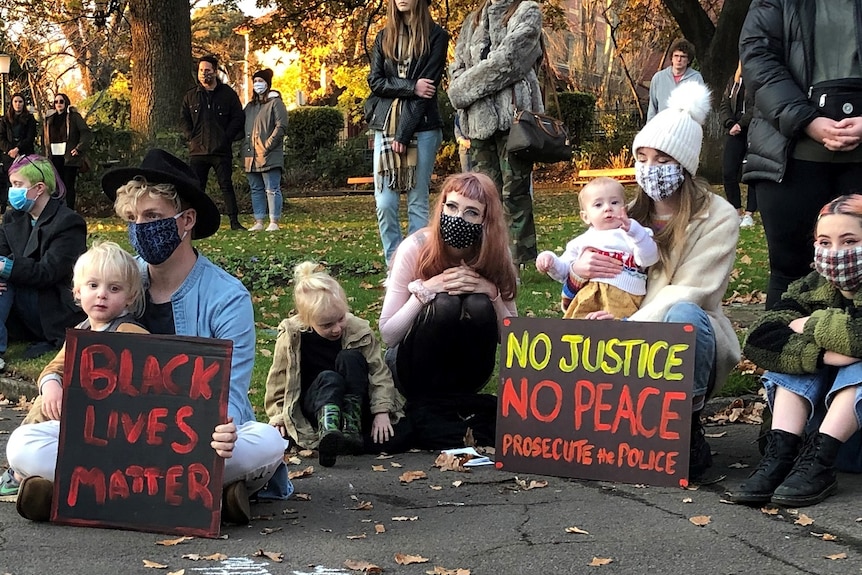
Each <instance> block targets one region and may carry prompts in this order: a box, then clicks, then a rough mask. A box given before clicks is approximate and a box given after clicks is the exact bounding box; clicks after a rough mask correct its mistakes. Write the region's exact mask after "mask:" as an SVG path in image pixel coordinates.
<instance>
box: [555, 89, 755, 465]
mask: <svg viewBox="0 0 862 575" xmlns="http://www.w3.org/2000/svg"><path fill="white" fill-rule="evenodd" d="M709 97H710V94H709V89H708V88H706V87H705V86H702V85H700V84H697V83H695V82H686V83H683V84H680V85H679V86H678V87H677V88H675V89H674V91H673V92H671V94H670V97H669V98H668V107H667V109H665V110H663V111H662V112H660V113H658V114H656V115H655V116H654V117H653V119H652V120H650V121H649V122H648V123H647V125H646V126H644V128H643V129H642V130H641V131H640V132H639V133H638V134H637V135H636V136H635V140H634V145H633V146H632V151H633V153H634V156H635V158H636V160H637V161H636V162H635V178H636V179H637V182H638V185H639V186H640V191H639V192H638V194H637V196H636V197H635V199H634V201H633V202H632V203H631V204H630V205H629V207H628V214H629V217H631V218H632V219H635V220H637V221H638V222H639V223H640V224H641V225H643V226H646V227H648V228H651V229H652V230H653V234H654V238H655V241H656V243H657V244H658V246H659V254H660V256H661V259H660V261H659V262H658V263H657V264H655V265H654V266H652V267H650V269H649V272H648V275H647V293H646V295H645V296H644V300H643V303H642V305H641V308H640V309H639V310H638V311H637V312H635V313H634V314H633V315H632V316H630V317H629V318H627V319H628V320H630V321H646V322H656V321H660V322H679V323H688V324H691V325H693V326H694V327H695V329H696V346H695V361H694V385H693V391H692V410H693V413H692V435H691V453H690V460H689V478H690V479H697V478H698V477H699V476H702V475H703V473H704V471H706V469H707V467H709V466H710V465H711V463H712V456H711V454H710V449H709V445H708V444H707V443H706V440H705V439H704V433H703V427H702V425H701V423H700V411H701V410H702V409H703V405H704V402H705V400H706V397H707V396H708V395H709V394H710V393H712V392H714V391H715V390H716V389H717V388H718V387H720V386H721V385H722V384H723V383H724V380H725V378H726V377H727V375H728V374H729V373H730V370H731V369H733V367H734V366H735V365H736V363H737V362H738V361H739V357H740V349H739V340H738V339H737V337H736V333H735V332H734V330H733V326H732V325H731V323H730V321H729V320H728V319H727V317H726V316H725V315H724V312H723V311H722V309H721V301H722V299H723V297H724V292H725V290H726V289H727V282H728V278H729V277H730V272H731V271H732V270H733V262H734V257H735V254H736V240H737V237H738V236H739V217H738V216H737V215H736V210H735V209H734V208H733V206H731V205H730V204H729V203H728V202H727V201H726V200H724V199H723V198H721V197H719V196H717V195H715V194H713V193H712V192H711V191H710V188H709V186H708V184H707V183H706V181H705V180H703V179H701V178H696V177H695V175H696V174H697V167H698V164H699V162H700V150H701V144H702V143H703V127H702V126H703V122H704V120H705V119H706V115H707V114H708V113H709ZM620 271H621V270H620V262H619V261H618V260H615V259H613V258H611V257H608V256H603V255H601V254H598V253H595V252H585V253H584V255H583V256H582V257H581V258H579V259H578V261H576V262H575V263H574V264H572V268H571V275H570V278H569V282H570V287H571V288H577V287H578V284H581V285H582V284H583V283H584V282H586V281H589V279H591V278H606V277H613V276H615V275H616V274H618V273H620ZM588 318H589V319H612V316H611V315H610V314H609V313H607V312H596V313H594V314H592V316H588Z"/></svg>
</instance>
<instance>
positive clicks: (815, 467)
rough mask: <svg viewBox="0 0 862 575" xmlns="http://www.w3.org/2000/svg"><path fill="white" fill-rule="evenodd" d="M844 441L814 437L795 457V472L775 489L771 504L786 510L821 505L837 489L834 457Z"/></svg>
mask: <svg viewBox="0 0 862 575" xmlns="http://www.w3.org/2000/svg"><path fill="white" fill-rule="evenodd" d="M840 447H841V442H840V441H838V440H837V439H835V438H834V437H832V436H830V435H826V434H825V433H820V432H817V433H815V434H814V435H812V436H811V437H810V438H809V439H808V441H807V442H806V443H805V447H803V448H802V453H800V454H799V457H797V458H796V462H795V463H794V464H793V469H792V470H791V471H790V474H789V475H788V476H787V478H786V479H785V480H784V482H783V483H782V484H781V485H779V486H778V487H777V488H776V489H775V493H774V494H773V495H772V502H773V503H775V504H776V505H784V506H786V507H805V506H807V505H814V504H816V503H820V502H821V501H823V500H824V499H826V498H827V497H829V496H830V495H832V494H833V493H835V491H837V489H838V480H837V474H836V472H835V457H836V456H837V455H838V449H839V448H840Z"/></svg>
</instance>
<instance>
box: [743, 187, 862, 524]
mask: <svg viewBox="0 0 862 575" xmlns="http://www.w3.org/2000/svg"><path fill="white" fill-rule="evenodd" d="M860 286H862V195H859V194H852V195H847V196H841V197H839V198H837V199H835V200H833V201H831V202H829V203H828V204H826V205H825V206H824V207H823V208H822V209H821V210H820V215H819V216H818V220H817V226H816V228H815V231H814V271H812V272H811V273H809V274H808V275H807V276H806V277H804V278H802V279H799V280H797V281H795V282H794V283H792V284H790V286H789V287H788V288H787V291H786V292H785V293H784V296H783V297H782V299H781V301H779V302H778V303H777V304H776V305H775V307H773V308H772V309H771V310H769V311H768V312H766V313H765V314H764V315H763V316H762V317H761V318H760V320H759V321H758V322H757V323H756V324H755V325H754V326H752V328H751V330H750V332H749V335H748V338H747V339H746V342H745V355H746V357H747V358H749V359H750V360H751V361H753V362H754V363H756V364H757V365H758V366H759V367H761V368H764V369H766V370H767V371H766V373H765V374H764V376H763V384H764V387H765V388H766V392H767V398H768V400H769V404H770V407H771V408H772V414H773V415H772V426H771V429H770V431H769V432H768V433H767V435H766V440H767V447H766V450H765V455H764V456H763V459H762V460H761V461H760V464H759V465H758V466H757V468H756V469H755V470H754V472H753V473H752V474H751V476H750V477H749V478H748V479H747V480H746V481H744V482H743V483H742V484H741V485H739V486H738V487H737V488H735V489H734V490H732V491H731V492H730V493H729V494H728V495H729V496H730V499H731V500H732V501H734V502H737V503H744V504H748V505H758V506H759V505H761V504H763V503H767V502H769V501H770V500H771V501H772V502H773V503H776V504H778V505H783V506H787V507H802V506H805V505H814V504H816V503H819V502H821V501H823V500H824V499H826V498H827V497H828V496H830V495H832V494H833V493H835V491H836V490H837V481H836V471H837V470H842V471H854V472H858V471H862V464H860V463H862V462H860V457H859V449H858V445H857V446H855V447H854V446H853V445H850V444H847V445H845V444H846V443H848V440H850V439H851V437H853V435H854V434H857V433H858V431H859V421H860V420H862V383H860V382H862V362H860V361H859V360H860V358H862V314H860V309H862V295H860V290H859V288H860ZM818 422H820V423H819V425H818ZM803 434H806V437H807V440H803Z"/></svg>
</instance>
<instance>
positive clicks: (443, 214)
mask: <svg viewBox="0 0 862 575" xmlns="http://www.w3.org/2000/svg"><path fill="white" fill-rule="evenodd" d="M508 237H509V235H508V228H507V225H506V218H505V214H504V212H503V205H502V203H501V202H500V196H499V193H498V192H497V188H496V186H495V185H494V182H493V181H492V180H491V179H490V178H489V177H488V176H486V175H484V174H481V173H477V172H473V173H465V174H457V175H454V176H450V177H448V178H447V179H446V181H445V182H443V187H442V189H441V192H440V197H439V199H438V201H437V204H436V206H435V208H434V213H433V214H432V216H431V219H430V224H429V225H428V227H426V228H422V229H421V230H419V231H417V232H416V233H414V234H412V235H410V236H409V237H407V238H406V239H405V240H404V242H403V243H402V244H401V245H400V246H399V248H398V251H396V252H395V257H394V259H393V261H392V266H391V275H390V278H389V283H388V287H387V290H386V297H385V298H384V300H383V310H382V311H381V313H380V335H381V337H382V338H383V341H384V342H385V343H386V344H387V345H388V346H389V347H390V350H389V352H388V353H387V359H388V362H389V364H390V367H391V368H392V372H393V375H394V376H395V381H396V385H397V386H398V387H399V389H400V390H401V392H402V393H403V394H404V396H405V397H406V398H407V401H408V404H407V411H408V417H409V418H410V419H412V421H413V425H414V433H415V437H416V441H417V444H418V446H419V447H422V448H427V449H436V448H440V447H451V446H452V445H453V444H455V443H460V441H462V440H463V434H464V431H465V430H466V428H467V427H470V428H471V429H472V430H473V434H474V437H475V439H476V440H477V442H479V443H480V444H481V443H485V444H490V443H493V440H494V436H493V434H494V419H495V415H496V401H495V399H494V398H493V396H486V395H481V394H479V391H481V389H482V388H483V387H484V386H485V384H486V383H487V381H488V379H489V378H490V377H491V374H492V373H493V371H494V366H495V364H496V354H497V344H498V343H499V340H500V326H501V325H502V321H503V320H504V319H505V318H507V317H513V316H516V315H517V310H516V308H515V295H516V293H517V276H516V273H515V266H514V264H513V263H512V258H511V255H510V254H509V242H508ZM447 422H449V423H451V424H452V425H449V424H448V423H447ZM459 433H460V436H459V435H458V434H459ZM453 441H454V442H455V443H453Z"/></svg>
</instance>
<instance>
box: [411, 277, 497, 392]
mask: <svg viewBox="0 0 862 575" xmlns="http://www.w3.org/2000/svg"><path fill="white" fill-rule="evenodd" d="M499 339H500V335H499V329H498V327H497V314H496V312H495V311H494V304H493V303H491V300H490V299H489V298H488V296H487V295H484V294H469V295H460V296H450V295H448V294H445V293H439V294H437V297H436V298H434V300H433V301H432V302H431V303H429V304H428V305H426V306H425V307H424V308H423V309H422V311H421V312H420V313H419V316H418V317H417V318H416V319H415V320H414V322H413V325H412V326H411V328H410V331H409V332H407V335H406V336H405V337H404V340H403V341H402V342H401V344H400V345H399V346H398V352H397V359H396V370H395V371H396V372H397V379H396V382H397V383H398V385H399V387H400V390H401V393H403V394H404V397H406V398H407V399H408V400H414V399H420V398H425V399H428V398H433V397H443V396H447V395H452V394H464V393H477V392H479V391H480V390H481V389H482V388H483V387H484V386H485V384H486V383H487V382H488V379H489V378H490V377H491V374H492V373H493V372H494V366H495V365H496V362H497V343H498V342H499Z"/></svg>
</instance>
